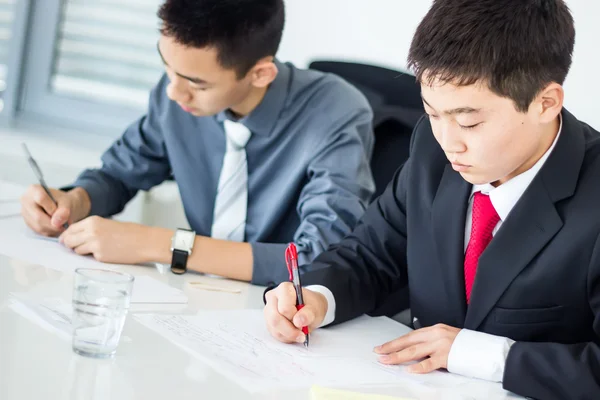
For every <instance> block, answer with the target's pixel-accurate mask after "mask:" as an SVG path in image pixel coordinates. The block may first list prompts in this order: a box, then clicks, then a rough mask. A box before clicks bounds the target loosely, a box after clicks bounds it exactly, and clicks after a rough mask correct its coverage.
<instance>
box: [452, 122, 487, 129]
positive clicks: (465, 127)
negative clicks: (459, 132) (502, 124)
mask: <svg viewBox="0 0 600 400" xmlns="http://www.w3.org/2000/svg"><path fill="white" fill-rule="evenodd" d="M481 124H482V123H481V122H479V123H477V124H474V125H460V124H459V125H458V126H460V129H464V130H466V131H468V130H469V129H473V128H476V127H478V126H479V125H481Z"/></svg>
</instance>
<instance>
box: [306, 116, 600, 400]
mask: <svg viewBox="0 0 600 400" xmlns="http://www.w3.org/2000/svg"><path fill="white" fill-rule="evenodd" d="M562 115H563V128H562V129H563V130H562V133H561V135H560V137H559V139H558V142H557V144H556V147H555V148H554V150H553V152H552V153H551V155H550V156H549V158H548V159H547V161H546V163H545V164H544V166H543V167H542V169H541V170H540V172H539V173H538V174H537V176H536V177H535V178H534V180H533V181H532V183H531V185H530V186H529V187H528V188H527V190H526V191H525V193H524V194H523V196H522V197H521V199H520V200H519V201H518V202H517V204H516V205H515V207H514V208H513V210H512V211H511V213H510V215H509V216H508V217H507V219H506V220H505V221H504V222H503V224H502V227H501V228H500V230H499V231H498V232H497V234H496V235H495V237H494V239H493V240H492V242H491V243H490V245H489V246H488V248H487V249H486V250H485V252H484V253H483V254H482V256H481V258H480V261H479V266H478V270H477V276H476V278H475V283H474V287H473V291H472V297H471V303H470V305H469V306H468V307H467V305H466V302H465V288H464V275H463V260H464V230H465V218H466V212H467V206H468V198H469V195H470V193H471V189H472V186H471V185H470V184H469V183H467V182H466V181H464V180H463V179H462V177H461V176H460V175H459V174H458V173H457V172H455V171H454V170H453V169H452V168H451V166H450V165H449V162H448V160H447V159H446V157H445V155H444V153H443V152H442V150H441V148H440V146H439V145H438V143H437V142H436V141H435V138H434V136H433V133H432V130H431V126H430V124H429V122H428V120H427V119H425V118H423V119H421V120H420V121H419V123H418V124H417V126H416V127H415V132H414V134H413V138H412V141H411V155H410V158H409V160H408V161H407V162H406V164H405V165H404V167H403V168H402V169H401V170H400V171H399V172H397V173H396V175H395V177H394V179H393V181H392V182H391V183H390V185H389V187H388V188H387V189H386V191H385V192H384V194H383V195H382V196H381V197H380V198H379V199H378V200H377V201H375V202H374V203H373V204H372V205H371V207H370V208H369V209H368V210H367V212H366V214H365V215H364V217H363V219H362V221H361V222H360V223H359V224H358V225H357V227H356V229H355V230H354V232H353V233H352V234H351V235H350V236H348V237H347V238H346V239H344V240H343V241H342V242H341V243H339V244H337V245H335V246H332V247H331V248H330V249H329V250H328V251H327V252H325V253H323V254H322V255H321V256H320V257H318V258H317V259H316V261H315V262H314V263H313V264H312V265H310V266H307V267H306V269H305V272H304V275H303V278H302V279H303V284H305V285H309V284H322V285H325V286H326V287H328V288H329V289H330V290H331V291H332V292H333V294H334V296H335V299H336V305H337V308H336V318H335V322H336V323H339V322H343V321H346V320H348V319H351V318H354V317H356V316H359V315H361V314H363V313H368V312H370V311H372V310H374V309H375V308H377V307H378V306H380V305H381V304H383V303H384V302H385V300H386V298H387V297H388V296H389V295H390V294H391V293H393V292H394V291H396V290H398V289H399V288H401V287H402V286H403V285H407V284H408V285H409V287H410V305H411V309H412V313H413V316H414V317H416V318H418V319H419V321H420V322H421V325H423V326H429V325H433V324H436V323H444V324H448V325H451V326H454V327H459V328H467V329H472V330H477V331H481V332H486V333H490V334H494V335H500V336H505V337H509V338H512V339H514V340H516V341H517V343H515V344H514V345H513V346H512V348H511V350H510V352H509V355H508V359H507V363H506V368H505V374H504V383H503V385H504V388H505V389H507V390H510V391H512V392H514V393H517V394H519V395H523V396H528V397H533V398H539V399H599V398H600V346H599V345H600V236H599V234H600V134H599V133H598V132H597V131H595V130H593V129H592V128H591V127H589V126H588V125H586V124H584V123H582V122H580V121H578V120H577V119H576V118H575V117H574V116H573V115H571V114H570V113H569V112H567V111H566V110H563V112H562Z"/></svg>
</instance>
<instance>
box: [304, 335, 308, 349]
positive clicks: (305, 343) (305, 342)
mask: <svg viewBox="0 0 600 400" xmlns="http://www.w3.org/2000/svg"><path fill="white" fill-rule="evenodd" d="M304 347H306V348H308V336H307V337H306V340H304Z"/></svg>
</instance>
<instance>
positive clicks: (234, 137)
mask: <svg viewBox="0 0 600 400" xmlns="http://www.w3.org/2000/svg"><path fill="white" fill-rule="evenodd" d="M223 126H224V127H225V136H226V137H227V148H228V149H230V148H231V149H232V150H241V149H243V148H244V147H246V143H248V140H250V135H251V134H252V133H251V132H250V129H248V128H246V127H245V126H244V125H243V124H241V123H239V122H234V121H230V120H225V122H224V123H223Z"/></svg>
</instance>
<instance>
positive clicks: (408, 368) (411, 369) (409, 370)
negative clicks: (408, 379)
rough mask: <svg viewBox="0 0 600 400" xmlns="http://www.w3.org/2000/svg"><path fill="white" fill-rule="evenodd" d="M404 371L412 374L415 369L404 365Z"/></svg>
mask: <svg viewBox="0 0 600 400" xmlns="http://www.w3.org/2000/svg"><path fill="white" fill-rule="evenodd" d="M406 371H407V372H409V373H411V374H414V373H415V372H417V369H416V368H415V367H413V366H412V365H411V366H410V367H406Z"/></svg>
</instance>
